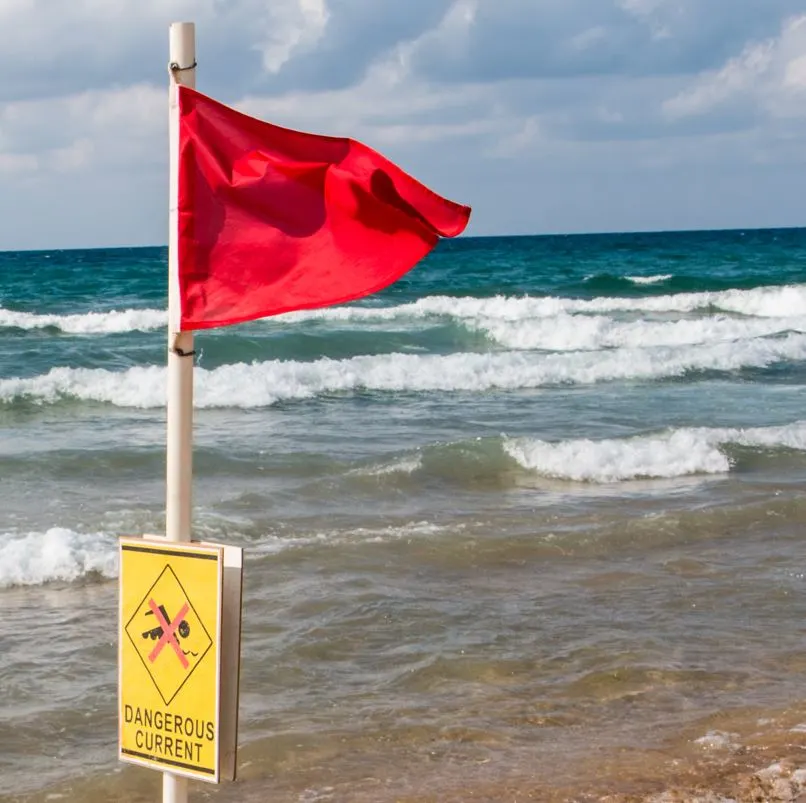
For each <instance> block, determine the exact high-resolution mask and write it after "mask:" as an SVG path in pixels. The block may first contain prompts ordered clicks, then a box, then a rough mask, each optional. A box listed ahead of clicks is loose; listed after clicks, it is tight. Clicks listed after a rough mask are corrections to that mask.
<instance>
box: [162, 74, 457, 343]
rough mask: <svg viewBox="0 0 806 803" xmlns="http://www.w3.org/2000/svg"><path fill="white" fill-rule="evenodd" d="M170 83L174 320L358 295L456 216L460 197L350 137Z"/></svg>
mask: <svg viewBox="0 0 806 803" xmlns="http://www.w3.org/2000/svg"><path fill="white" fill-rule="evenodd" d="M177 89H178V93H179V197H178V207H179V209H178V227H179V232H178V234H179V237H178V251H179V254H178V257H179V259H178V262H179V294H180V298H181V317H180V328H181V329H182V330H188V329H205V328H208V327H213V326H226V325H228V324H234V323H238V322H241V321H249V320H253V319H255V318H263V317H266V316H269V315H277V314H279V313H282V312H289V311H291V310H299V309H312V308H316V307H324V306H329V305H331V304H339V303H342V302H346V301H352V300H353V299H356V298H361V297H362V296H366V295H369V294H370V293H374V292H377V291H378V290H381V289H382V288H384V287H386V286H387V285H389V284H391V283H392V282H394V281H396V280H397V279H399V278H400V277H401V276H402V275H403V274H404V273H406V272H407V271H408V270H410V269H411V268H412V267H414V265H415V264H416V263H417V262H418V261H419V260H421V259H422V258H423V257H424V256H425V255H426V254H427V253H428V252H429V251H431V249H432V248H433V247H434V246H435V245H436V243H437V241H438V240H439V238H440V237H454V236H456V235H458V234H460V233H461V232H462V231H463V230H464V228H465V226H466V225H467V221H468V218H469V216H470V208H469V207H467V206H462V205H460V204H456V203H453V202H452V201H449V200H447V199H445V198H442V197H441V196H439V195H437V194H436V193H434V192H432V191H431V190H429V189H428V188H427V187H425V186H424V185H423V184H421V183H420V182H418V181H417V180H416V179H414V178H412V177H411V176H409V175H408V174H407V173H405V172H404V171H403V170H401V169H400V168H399V167H397V166H396V165H394V164H392V162H390V161H389V160H388V159H386V158H385V157H383V156H381V155H380V154H379V153H377V152H376V151H374V150H372V149H371V148H368V147H367V146H366V145H363V144H361V143H360V142H356V141H355V140H352V139H345V138H341V137H326V136H318V135H314V134H306V133H302V132H299V131H292V130H290V129H287V128H280V127H279V126H275V125H272V124H270V123H266V122H263V121H262V120H257V119H255V118H253V117H248V116H247V115H245V114H241V113H240V112H237V111H235V110H234V109H231V108H229V107H228V106H225V105H223V104H221V103H219V102H217V101H215V100H213V99H211V98H208V97H206V96H205V95H203V94H201V93H199V92H197V91H195V90H194V89H190V88H189V87H186V86H179V87H177Z"/></svg>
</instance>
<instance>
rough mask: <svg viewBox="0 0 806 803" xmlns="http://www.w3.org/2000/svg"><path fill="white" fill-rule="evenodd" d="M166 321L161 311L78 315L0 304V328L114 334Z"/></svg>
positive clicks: (146, 329) (150, 327) (149, 328)
mask: <svg viewBox="0 0 806 803" xmlns="http://www.w3.org/2000/svg"><path fill="white" fill-rule="evenodd" d="M167 322H168V315H167V313H166V312H165V311H164V310H156V309H126V310H110V311H109V312H87V313H84V314H82V315H38V314H36V313H33V312H15V311H13V310H7V309H3V308H2V307H0V329H2V328H9V327H15V328H17V329H44V328H45V327H48V326H52V327H54V328H56V329H60V330H61V331H62V332H66V333H68V334H93V335H94V334H114V333H118V332H149V331H152V330H154V329H161V328H162V327H164V326H165V325H166V324H167Z"/></svg>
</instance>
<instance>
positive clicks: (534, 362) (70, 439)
mask: <svg viewBox="0 0 806 803" xmlns="http://www.w3.org/2000/svg"><path fill="white" fill-rule="evenodd" d="M165 272H166V251H165V249H163V248H137V249H116V250H87V251H50V252H45V251H42V252H18V253H0V609H5V611H6V614H5V616H6V618H5V622H6V628H5V633H4V635H3V638H2V641H3V644H4V649H3V650H2V651H0V688H2V689H3V690H4V695H3V696H2V697H0V723H2V726H1V727H0V777H2V778H3V779H4V784H5V785H4V788H3V790H0V800H2V799H5V798H4V797H3V793H6V794H7V795H9V798H8V799H25V800H28V799H31V800H33V799H40V797H42V796H45V795H47V794H58V795H62V796H64V797H63V798H62V799H64V798H67V799H79V797H82V798H89V799H93V797H94V798H95V799H98V800H101V799H109V795H112V796H121V799H124V798H123V796H125V794H135V792H134V791H132V790H136V789H138V788H139V787H138V784H139V783H140V780H139V779H140V778H141V777H142V773H143V772H145V771H142V770H127V771H125V772H120V771H118V768H117V765H116V762H115V744H114V738H115V719H114V718H115V633H114V628H111V627H106V628H104V629H101V628H99V627H97V626H95V625H94V624H93V622H94V621H97V618H98V615H97V614H95V613H94V611H96V610H108V609H110V607H111V608H112V609H113V608H114V605H115V602H114V600H115V594H116V587H115V583H114V578H115V576H116V572H117V566H116V537H117V536H118V535H121V534H138V533H142V532H159V531H160V530H161V529H162V527H163V508H164V499H163V493H164V490H163V488H164V440H165V431H164V428H165V421H164V419H165V410H164V401H165V368H164V364H165V339H166V333H165V319H166V315H165V306H166V277H165ZM196 348H197V351H198V356H197V363H196V365H197V368H196V380H195V382H196V407H197V413H196V423H195V437H196V448H195V466H194V469H195V511H196V512H195V531H196V533H197V534H198V536H199V537H203V538H205V539H214V540H222V541H227V542H231V543H236V544H239V545H241V546H244V547H245V548H246V554H247V565H246V572H247V592H246V618H245V633H244V663H243V699H242V729H241V739H242V745H243V749H244V756H245V757H246V758H245V759H244V763H245V767H244V775H245V777H246V781H244V783H247V787H246V788H247V791H248V789H249V788H251V787H248V784H249V783H252V784H258V785H259V784H271V785H272V788H274V790H275V792H276V795H277V797H276V799H278V800H308V801H312V800H363V799H367V800H370V799H371V800H393V799H396V798H395V797H394V796H393V795H394V794H398V793H399V790H400V789H401V788H402V789H404V790H407V793H409V794H411V795H413V796H416V795H417V794H420V793H421V792H423V790H433V788H434V784H439V783H443V784H447V785H448V786H450V785H451V784H452V786H451V787H450V788H452V789H453V788H459V787H461V784H462V783H464V782H466V781H467V779H468V778H470V777H472V778H473V779H474V783H476V784H483V783H485V782H487V781H488V780H490V778H492V777H494V776H493V774H492V773H493V769H497V770H501V768H505V769H506V771H507V772H508V773H510V774H511V775H513V776H517V778H519V779H523V778H526V779H527V780H528V778H529V777H531V776H530V775H529V773H537V772H538V769H537V768H540V769H539V774H540V777H541V778H542V779H543V780H542V782H544V783H547V784H549V785H550V784H552V783H554V782H555V781H556V783H557V784H559V783H561V782H562V783H567V782H568V777H570V775H569V773H571V774H573V773H572V772H571V769H570V768H566V769H563V768H562V764H561V762H559V761H558V759H557V754H558V753H561V754H562V755H563V756H566V757H567V756H572V757H573V756H576V755H577V754H578V753H579V751H580V750H582V749H583V747H582V746H583V745H584V748H585V749H589V748H590V744H591V740H594V742H595V743H596V744H597V745H601V748H602V749H603V750H605V749H606V750H618V749H621V748H623V747H624V746H625V745H627V744H633V745H641V746H644V745H646V744H647V738H648V736H647V733H648V732H651V734H652V738H655V739H657V740H661V741H662V740H663V739H676V740H678V742H676V743H680V744H686V745H689V748H690V749H692V750H696V749H698V748H697V745H699V744H703V743H701V742H698V741H697V739H698V738H700V737H704V736H705V735H706V734H707V733H708V732H711V731H713V730H714V727H716V726H714V722H713V721H712V720H714V718H716V719H717V720H718V719H719V718H720V717H723V718H724V717H728V716H733V715H735V714H736V712H737V711H739V710H741V711H752V712H753V713H752V717H751V719H753V721H759V720H762V719H766V720H769V721H772V722H774V721H777V720H776V717H779V716H780V711H781V710H782V708H783V707H785V706H786V705H787V701H791V699H793V696H796V695H797V693H798V690H799V673H800V671H801V670H802V659H800V658H798V656H800V655H801V653H802V621H803V619H804V614H806V604H805V603H804V599H803V591H804V574H803V569H802V564H801V557H802V547H801V540H802V536H801V530H802V525H803V520H804V515H806V502H804V501H803V499H802V487H803V483H804V480H806V413H805V412H804V404H803V398H804V383H806V230H804V229H788V230H765V231H734V232H695V233H669V234H665V233H663V234H624V235H589V236H557V237H501V238H466V239H460V240H458V241H451V242H444V243H441V244H440V247H439V248H438V249H437V250H436V251H435V252H434V253H433V254H432V255H431V256H430V257H429V258H428V259H426V260H425V261H424V262H423V263H422V264H421V265H419V266H418V267H417V268H416V269H415V270H413V271H412V272H411V273H410V274H408V275H407V276H406V277H404V278H403V279H402V280H401V281H399V282H398V283H397V284H395V285H394V286H393V287H391V288H389V289H387V290H386V291H384V292H383V293H381V294H379V295H377V296H374V297H372V298H370V299H366V300H363V301H361V302H357V303H355V304H352V305H346V306H342V307H337V308H332V309H327V310H319V311H314V312H304V313H295V314H290V315H285V316H281V317H278V318H275V319H271V320H264V321H257V322H254V323H250V324H244V325H241V326H236V327H230V328H226V329H219V330H213V331H209V332H205V333H203V334H200V335H198V336H197V340H196ZM21 677H24V678H25V683H22V682H20V681H19V679H20V678H21ZM636 712H639V716H638V717H637V718H636ZM765 712H766V713H765ZM748 716H749V715H748ZM749 721H750V720H748V722H749ZM640 724H643V725H645V728H646V730H642V729H641V728H640V727H639V725H640ZM793 725H797V723H793ZM712 726H713V727H712ZM734 727H735V728H738V729H739V731H741V729H742V727H743V726H742V725H741V723H740V724H735V725H734ZM770 727H773V726H770ZM717 730H718V729H717ZM720 732H721V731H720ZM741 738H742V736H741V733H739V735H737V736H736V739H737V740H739V741H741ZM681 740H682V741H681ZM726 749H727V748H726ZM575 750H576V751H577V752H575ZM569 760H570V759H569ZM362 762H363V763H362ZM389 762H391V764H393V765H394V769H389V768H387V770H385V771H386V772H387V773H388V778H387V780H388V781H389V784H391V785H390V786H389V788H388V789H386V787H384V789H386V791H383V790H380V791H379V789H378V788H374V787H373V789H371V790H369V791H367V789H365V788H364V787H363V786H362V785H361V784H362V783H363V781H362V780H361V779H362V778H365V776H366V775H367V774H368V773H369V774H372V773H374V775H373V777H375V775H378V773H379V769H378V768H379V767H382V766H387V765H388V763H389ZM541 762H542V763H541ZM424 765H427V770H423V769H422V768H423V766H424ZM569 767H570V764H569ZM369 768H371V773H370V769H369ZM485 772H486V773H491V774H490V775H489V777H488V776H487V775H485ZM137 773H141V774H140V775H138V774H137ZM552 773H554V775H552ZM555 776H556V777H555ZM567 776H568V777H567ZM379 777H380V776H379ZM384 777H386V776H384ZM77 779H80V781H77ZM436 779H439V780H436ZM613 783H616V782H615V781H613ZM239 788H240V787H230V788H229V789H230V791H227V789H224V790H223V791H222V794H224V795H230V796H232V798H231V799H238V794H241V792H237V793H236V792H233V791H232V789H239ZM447 788H448V787H447V786H446V790H447ZM614 788H615V787H614ZM328 789H330V790H331V791H327V790H328ZM393 789H394V790H395V791H391V790H393ZM110 790H113V791H112V792H110ZM423 793H424V792H423ZM429 793H433V791H432V792H429ZM244 794H245V793H244ZM546 794H547V795H548V792H547V793H546ZM304 795H308V797H304ZM327 795H331V796H330V797H328V796H327ZM362 795H365V797H362ZM384 795H386V796H384ZM412 799H415V798H414V797H413V798H412ZM423 799H425V798H423ZM435 799H448V792H447V791H445V793H444V794H443V795H442V796H439V795H438V796H437V797H436V798H435ZM457 799H462V798H461V796H460V797H458V798H457ZM545 799H549V798H548V797H546V798H545Z"/></svg>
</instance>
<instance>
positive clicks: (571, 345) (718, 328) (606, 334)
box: [467, 312, 806, 351]
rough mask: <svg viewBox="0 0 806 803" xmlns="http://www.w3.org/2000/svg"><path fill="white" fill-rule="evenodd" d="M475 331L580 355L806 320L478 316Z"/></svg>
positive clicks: (737, 334)
mask: <svg viewBox="0 0 806 803" xmlns="http://www.w3.org/2000/svg"><path fill="white" fill-rule="evenodd" d="M467 325H468V326H469V328H471V329H476V330H478V331H481V332H483V333H484V334H486V335H487V336H488V337H489V338H490V339H491V340H494V341H495V342H497V343H499V344H500V345H502V346H505V347H506V348H510V349H545V350H549V351H577V350H580V349H587V350H594V349H609V348H620V347H630V346H639V345H640V346H687V345H695V344H697V343H715V342H719V341H725V340H745V339H750V338H754V337H767V336H769V335H775V334H778V333H781V332H806V316H796V317H792V318H733V317H729V316H727V315H715V316H711V317H706V318H695V319H686V320H678V321H645V320H644V321H626V322H625V321H617V320H614V319H613V318H610V317H608V316H603V315H571V314H569V313H566V312H563V313H560V314H559V315H555V316H551V317H546V318H536V319H533V320H519V321H505V320H498V319H493V318H477V319H476V320H474V321H472V322H470V321H468V322H467Z"/></svg>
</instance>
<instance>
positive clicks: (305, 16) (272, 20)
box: [255, 0, 330, 73]
mask: <svg viewBox="0 0 806 803" xmlns="http://www.w3.org/2000/svg"><path fill="white" fill-rule="evenodd" d="M262 5H263V6H264V7H265V4H262ZM267 10H268V18H265V17H264V18H263V22H262V24H261V27H262V29H263V30H264V33H263V36H262V37H261V38H262V41H261V42H260V43H259V44H258V45H256V46H255V47H256V49H257V50H259V51H260V52H261V54H262V57H263V66H264V67H265V68H266V70H268V71H269V72H270V73H277V72H279V71H280V70H281V69H282V67H283V65H285V64H286V63H287V62H288V61H289V60H290V59H291V57H292V56H293V55H295V54H297V53H300V52H302V53H304V52H309V51H310V50H311V49H312V48H313V47H314V46H315V45H316V43H317V42H318V41H319V40H320V39H321V38H322V35H323V34H324V32H325V28H326V26H327V22H328V19H329V18H330V13H329V12H328V8H327V5H326V4H325V0H295V1H294V2H290V3H288V2H287V3H270V4H268V9H267ZM261 16H262V15H258V17H257V18H258V19H261Z"/></svg>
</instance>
